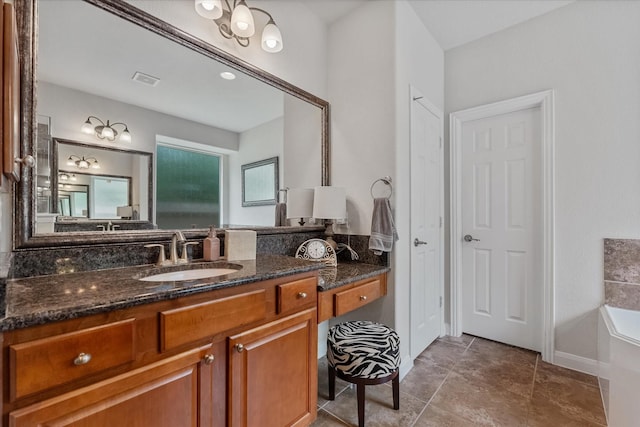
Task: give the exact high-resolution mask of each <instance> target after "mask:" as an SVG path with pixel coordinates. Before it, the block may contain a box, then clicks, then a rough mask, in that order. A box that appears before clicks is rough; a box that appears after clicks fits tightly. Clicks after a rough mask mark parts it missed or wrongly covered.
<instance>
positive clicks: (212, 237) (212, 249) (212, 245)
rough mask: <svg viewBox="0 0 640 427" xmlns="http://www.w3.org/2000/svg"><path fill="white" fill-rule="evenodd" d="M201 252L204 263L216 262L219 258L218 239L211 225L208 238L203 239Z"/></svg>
mask: <svg viewBox="0 0 640 427" xmlns="http://www.w3.org/2000/svg"><path fill="white" fill-rule="evenodd" d="M203 252H204V260H205V261H216V260H217V259H219V258H220V239H218V236H216V229H215V227H214V226H213V225H212V226H211V227H209V236H208V237H207V238H205V239H204V244H203Z"/></svg>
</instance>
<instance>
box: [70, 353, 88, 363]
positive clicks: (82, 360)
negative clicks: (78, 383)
mask: <svg viewBox="0 0 640 427" xmlns="http://www.w3.org/2000/svg"><path fill="white" fill-rule="evenodd" d="M89 361H91V355H90V354H89V353H80V354H79V355H78V356H77V357H76V358H75V359H73V364H74V365H76V366H80V365H86V364H87V363H89Z"/></svg>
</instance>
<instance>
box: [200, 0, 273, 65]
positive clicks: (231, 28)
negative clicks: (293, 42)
mask: <svg viewBox="0 0 640 427" xmlns="http://www.w3.org/2000/svg"><path fill="white" fill-rule="evenodd" d="M223 1H224V3H223ZM232 1H233V6H232V5H231V4H230V0H195V8H196V12H197V13H198V15H200V16H202V17H203V18H207V19H211V20H213V21H214V22H215V23H216V25H217V26H218V30H219V31H220V34H222V36H223V37H224V38H227V39H235V40H236V42H237V43H238V44H239V45H240V46H243V47H247V46H249V39H250V38H251V37H252V36H253V35H254V34H255V32H256V24H255V19H254V14H253V12H260V13H263V14H265V15H266V16H267V17H268V21H267V23H266V25H265V27H264V28H263V29H262V36H261V43H260V46H261V47H262V49H263V50H264V51H265V52H269V53H277V52H280V51H281V50H282V47H283V44H282V34H281V33H280V29H279V28H278V26H277V25H276V23H275V21H274V19H273V17H272V16H271V14H270V13H269V12H267V11H265V10H263V9H259V8H257V7H249V6H247V3H246V1H245V0H232Z"/></svg>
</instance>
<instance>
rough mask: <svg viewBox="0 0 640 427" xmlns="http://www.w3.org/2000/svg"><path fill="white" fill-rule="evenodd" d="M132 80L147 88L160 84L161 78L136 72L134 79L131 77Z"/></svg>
mask: <svg viewBox="0 0 640 427" xmlns="http://www.w3.org/2000/svg"><path fill="white" fill-rule="evenodd" d="M131 80H133V81H136V82H138V83H142V84H144V85H147V86H157V85H158V83H160V79H159V78H157V77H153V76H150V75H149V74H145V73H141V72H140V71H136V73H135V74H134V75H133V77H131Z"/></svg>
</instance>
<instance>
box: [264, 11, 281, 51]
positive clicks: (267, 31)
mask: <svg viewBox="0 0 640 427" xmlns="http://www.w3.org/2000/svg"><path fill="white" fill-rule="evenodd" d="M262 49H263V50H264V51H265V52H270V53H276V52H280V51H281V50H282V34H280V29H279V28H278V27H277V26H276V24H275V22H273V19H272V20H270V21H269V23H268V24H267V26H266V27H264V30H262Z"/></svg>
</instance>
